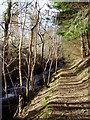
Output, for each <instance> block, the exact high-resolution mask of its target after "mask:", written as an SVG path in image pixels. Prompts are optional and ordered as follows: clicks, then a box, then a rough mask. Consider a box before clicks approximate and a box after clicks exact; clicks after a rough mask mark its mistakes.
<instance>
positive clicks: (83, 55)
mask: <svg viewBox="0 0 90 120" xmlns="http://www.w3.org/2000/svg"><path fill="white" fill-rule="evenodd" d="M81 56H82V58H85V57H86V53H85V42H84V35H83V34H82V36H81Z"/></svg>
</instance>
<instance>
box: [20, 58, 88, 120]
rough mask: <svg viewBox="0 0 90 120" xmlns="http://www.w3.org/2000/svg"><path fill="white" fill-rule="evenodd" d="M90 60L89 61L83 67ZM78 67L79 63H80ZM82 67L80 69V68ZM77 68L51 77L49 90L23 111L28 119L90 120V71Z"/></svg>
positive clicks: (23, 114) (71, 68) (22, 115)
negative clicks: (89, 75) (89, 76)
mask: <svg viewBox="0 0 90 120" xmlns="http://www.w3.org/2000/svg"><path fill="white" fill-rule="evenodd" d="M88 60H89V62H90V59H87V60H86V61H85V62H84V63H83V64H82V62H80V65H81V66H82V68H83V67H84V66H85V65H84V64H87V63H89V62H87V61H88ZM78 65H79V63H78ZM80 65H79V66H80ZM77 67H78V66H77V64H76V66H75V65H74V67H73V66H72V67H70V68H69V67H68V68H66V67H64V68H63V69H62V70H59V71H57V74H54V75H53V77H52V83H51V84H50V88H48V89H46V88H44V89H42V90H41V91H40V92H39V93H38V95H37V96H36V97H35V98H34V100H33V101H32V102H31V104H30V103H29V104H28V106H26V107H25V108H24V110H23V113H22V114H21V118H22V119H25V120H90V100H89V99H88V98H89V95H90V94H89V93H88V83H89V78H88V72H87V73H85V75H84V74H82V72H83V71H85V70H87V69H88V67H89V66H87V67H85V68H84V69H83V71H79V67H78V69H77ZM80 75H81V78H80Z"/></svg>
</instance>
